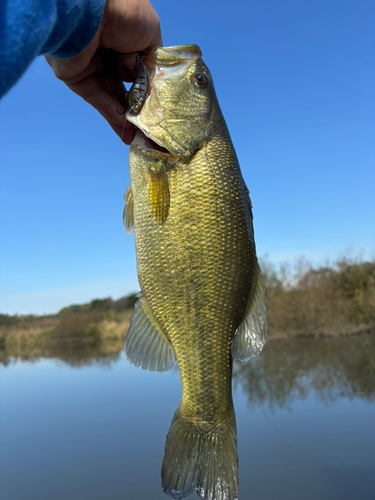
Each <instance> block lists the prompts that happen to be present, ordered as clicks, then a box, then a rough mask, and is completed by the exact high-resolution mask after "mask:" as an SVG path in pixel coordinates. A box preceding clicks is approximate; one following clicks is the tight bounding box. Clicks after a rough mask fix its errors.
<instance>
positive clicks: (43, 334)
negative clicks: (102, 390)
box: [0, 258, 375, 357]
mask: <svg viewBox="0 0 375 500" xmlns="http://www.w3.org/2000/svg"><path fill="white" fill-rule="evenodd" d="M261 266H262V270H263V274H264V278H265V281H266V286H267V293H268V311H269V330H268V331H269V333H268V338H269V340H271V339H273V338H285V337H294V338H295V337H314V336H343V335H344V336H345V335H354V334H361V333H375V261H374V260H372V261H364V260H360V259H349V258H342V259H339V260H338V261H336V262H335V263H333V264H331V265H326V266H320V267H313V266H312V265H310V264H309V263H308V262H307V261H306V260H304V259H300V260H299V261H297V262H296V263H295V264H293V265H287V264H285V265H281V266H279V267H278V268H276V267H275V266H274V265H272V264H271V263H270V262H268V261H267V260H266V259H263V260H262V262H261ZM136 300H137V297H136V295H134V294H133V295H130V296H128V297H123V298H121V299H119V300H116V301H115V300H112V299H111V298H105V299H95V300H92V301H91V302H89V303H87V304H81V305H71V306H69V307H65V308H64V309H62V310H61V311H59V312H58V313H56V314H53V315H45V316H37V315H28V316H20V315H15V316H10V315H6V314H0V357H4V356H5V357H6V356H12V355H13V356H21V357H28V356H40V355H49V356H51V355H53V352H54V350H56V349H59V350H61V348H64V349H65V348H68V349H73V348H74V349H77V348H79V346H82V345H84V346H85V351H86V352H87V350H90V349H92V353H93V356H94V355H100V356H103V355H104V356H105V355H116V354H118V353H119V352H120V351H121V350H122V348H123V343H124V339H125V336H126V332H127V329H128V327H129V321H130V317H131V315H132V312H133V310H134V304H135V302H136Z"/></svg>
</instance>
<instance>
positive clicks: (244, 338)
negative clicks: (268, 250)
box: [232, 264, 267, 362]
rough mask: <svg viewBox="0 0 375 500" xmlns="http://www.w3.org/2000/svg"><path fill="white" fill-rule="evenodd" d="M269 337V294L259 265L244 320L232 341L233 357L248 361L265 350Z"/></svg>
mask: <svg viewBox="0 0 375 500" xmlns="http://www.w3.org/2000/svg"><path fill="white" fill-rule="evenodd" d="M266 337H267V293H266V287H265V285H264V281H263V277H262V273H261V270H260V267H259V265H258V264H257V272H256V277H255V281H254V286H253V290H252V292H251V293H250V297H249V300H248V303H247V307H246V311H245V316H244V319H243V321H242V323H241V325H240V326H239V327H238V329H237V331H236V333H235V336H234V338H233V341H232V356H233V358H234V359H235V360H237V361H242V362H244V361H248V360H249V359H250V358H253V357H254V356H256V355H257V354H259V353H260V351H261V350H262V349H263V347H264V344H265V343H266Z"/></svg>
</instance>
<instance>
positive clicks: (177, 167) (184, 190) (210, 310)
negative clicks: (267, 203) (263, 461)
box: [124, 45, 267, 500]
mask: <svg viewBox="0 0 375 500" xmlns="http://www.w3.org/2000/svg"><path fill="white" fill-rule="evenodd" d="M142 64H143V62H142ZM144 64H145V67H147V74H148V79H149V82H148V84H149V89H148V92H147V94H146V92H145V89H144V82H145V72H144V71H142V75H143V76H142V78H143V80H142V82H141V83H139V82H137V81H136V82H135V84H134V86H133V87H132V88H134V90H133V95H132V94H131V93H132V89H131V90H130V94H131V96H132V102H134V105H132V106H131V107H130V109H129V110H128V112H127V115H126V118H127V120H129V121H130V122H132V123H133V124H134V125H136V127H137V132H136V135H135V138H134V140H133V142H132V144H131V146H130V154H129V164H130V186H129V188H128V190H127V192H126V193H125V196H124V198H125V209H124V225H125V229H126V231H127V233H129V232H130V231H131V230H132V229H134V236H135V245H136V254H137V266H138V278H139V283H140V287H141V298H140V299H139V300H138V302H137V304H136V307H135V312H134V314H133V317H132V319H131V322H130V328H129V331H128V333H127V336H126V341H125V353H126V356H127V358H128V360H129V361H130V362H131V363H133V364H135V365H136V366H141V367H142V368H144V369H149V370H157V371H168V370H170V369H171V368H172V367H173V364H174V363H175V360H177V363H178V367H179V370H180V375H181V382H182V401H181V404H180V406H179V408H178V409H177V411H176V412H175V415H174V417H173V420H172V424H171V427H170V430H169V432H168V435H167V440H166V445H165V455H164V459H163V465H162V487H163V490H164V491H165V492H166V493H168V494H169V495H171V496H172V497H174V498H182V497H185V496H187V495H189V494H190V493H193V492H197V493H198V495H199V496H200V497H201V498H204V499H205V500H234V499H236V498H237V492H238V461H237V437H236V421H235V414H234V409H233V402H232V360H233V359H236V360H239V361H246V360H248V359H250V358H251V357H253V356H255V355H256V354H258V352H259V351H260V350H261V349H262V347H263V345H264V343H265V340H266V330H267V304H266V291H265V287H264V283H263V279H262V275H261V271H260V268H259V265H258V261H257V257H256V251H255V243H254V231H253V223H252V219H253V218H252V207H251V202H250V198H249V192H248V189H247V187H246V185H245V183H244V180H243V178H242V175H241V171H240V167H239V164H238V160H237V157H236V153H235V151H234V148H233V145H232V142H231V139H230V136H229V132H228V129H227V126H226V124H225V121H224V118H223V116H222V113H221V110H220V107H219V104H218V101H217V97H216V94H215V90H214V86H213V82H212V77H211V74H210V72H209V70H208V68H207V66H206V65H205V63H204V62H203V61H202V57H201V51H200V49H199V47H198V46H197V45H184V46H176V47H159V48H157V49H156V50H155V51H154V52H153V53H152V54H151V55H149V56H148V58H146V59H145V61H144ZM143 70H144V68H143ZM142 85H143V87H142ZM142 89H143V90H142ZM134 94H136V95H134ZM138 94H139V95H138Z"/></svg>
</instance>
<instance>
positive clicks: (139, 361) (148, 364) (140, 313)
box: [125, 297, 176, 372]
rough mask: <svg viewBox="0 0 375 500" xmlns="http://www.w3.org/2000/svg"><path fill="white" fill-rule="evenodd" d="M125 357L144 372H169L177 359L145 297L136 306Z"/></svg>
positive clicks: (127, 335)
mask: <svg viewBox="0 0 375 500" xmlns="http://www.w3.org/2000/svg"><path fill="white" fill-rule="evenodd" d="M125 355H126V357H127V359H128V360H129V361H130V363H132V364H133V365H135V366H137V367H138V366H140V367H141V368H142V369H143V370H151V371H157V372H168V371H169V370H171V369H172V368H173V365H174V363H175V361H176V357H175V354H174V351H173V347H172V344H171V343H170V341H169V340H168V339H167V337H166V336H165V335H164V334H163V332H162V331H161V330H160V328H159V326H158V324H157V323H156V321H155V319H154V318H153V316H152V313H151V311H150V309H149V307H148V305H147V302H146V300H145V299H144V297H142V298H140V299H139V300H138V301H137V302H136V304H135V311H134V313H133V316H132V317H131V319H130V326H129V330H128V333H127V334H126V338H125Z"/></svg>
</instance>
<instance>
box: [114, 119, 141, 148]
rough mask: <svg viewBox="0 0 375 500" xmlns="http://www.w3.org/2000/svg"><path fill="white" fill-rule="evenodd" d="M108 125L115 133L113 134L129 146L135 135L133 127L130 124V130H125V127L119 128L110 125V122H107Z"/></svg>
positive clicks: (115, 125)
mask: <svg viewBox="0 0 375 500" xmlns="http://www.w3.org/2000/svg"><path fill="white" fill-rule="evenodd" d="M107 121H108V120H107ZM108 123H109V125H110V126H111V127H112V129H113V130H114V131H115V133H116V134H117V135H118V136H119V137H120V139H121V140H122V142H123V143H125V144H127V145H128V146H129V144H131V142H132V140H133V139H134V135H135V127H134V125H132V124H131V128H126V127H120V126H119V125H117V124H116V123H112V122H110V121H108ZM127 123H128V122H127Z"/></svg>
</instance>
